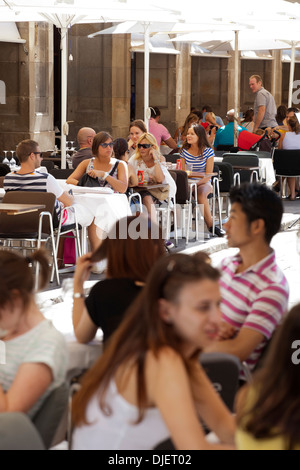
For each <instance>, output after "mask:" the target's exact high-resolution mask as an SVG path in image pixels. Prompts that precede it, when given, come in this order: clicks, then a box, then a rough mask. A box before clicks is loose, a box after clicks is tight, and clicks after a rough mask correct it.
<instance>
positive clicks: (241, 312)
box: [211, 183, 289, 370]
mask: <svg viewBox="0 0 300 470" xmlns="http://www.w3.org/2000/svg"><path fill="white" fill-rule="evenodd" d="M230 202H231V211H230V217H229V220H228V222H227V223H226V224H225V225H224V228H225V230H226V234H227V238H228V245H229V247H237V248H239V254H238V255H236V256H233V257H229V258H226V259H224V260H223V261H222V263H221V267H220V270H221V280H220V288H221V295H222V302H221V312H222V320H223V321H222V324H221V328H220V332H219V341H218V342H216V344H215V345H214V346H213V347H212V348H211V350H214V351H220V352H226V353H229V354H233V355H236V356H238V357H239V359H240V360H241V361H246V362H247V364H248V366H249V368H250V370H253V369H254V367H255V365H256V364H257V361H258V359H259V357H260V354H261V352H262V350H263V349H264V347H265V346H266V344H267V342H268V341H269V340H270V338H271V336H272V334H273V332H274V330H275V329H276V327H277V325H278V324H279V323H280V321H281V319H282V317H283V315H284V314H285V313H286V311H287V306H288V297H289V287H288V283H287V280H286V278H285V276H284V274H283V273H282V271H281V270H280V269H279V267H278V266H277V264H276V261H275V253H274V251H273V249H272V248H271V247H270V243H271V240H272V238H273V236H274V235H275V234H276V233H277V232H278V231H279V230H280V224H281V218H282V214H283V206H282V202H281V200H280V199H279V197H278V196H277V195H276V194H275V192H273V191H272V190H270V189H268V188H267V187H266V186H264V185H261V184H258V183H256V184H249V183H244V184H242V185H241V186H239V187H233V188H232V189H231V192H230Z"/></svg>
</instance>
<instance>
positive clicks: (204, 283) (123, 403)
mask: <svg viewBox="0 0 300 470" xmlns="http://www.w3.org/2000/svg"><path fill="white" fill-rule="evenodd" d="M208 260H209V258H208V256H207V255H205V254H203V253H202V254H201V253H198V254H196V255H194V256H190V255H184V254H174V255H167V256H164V257H161V258H160V259H159V260H158V261H157V262H156V264H155V265H154V267H153V269H152V270H151V272H150V274H149V276H148V279H147V282H146V285H145V287H144V288H143V290H142V292H141V293H140V294H139V296H138V297H137V299H136V300H135V302H134V303H133V305H132V306H131V307H130V308H129V310H128V311H127V313H126V316H125V318H124V320H123V322H122V323H121V325H120V327H119V328H118V329H117V331H116V332H115V333H114V335H113V336H112V337H111V339H110V342H109V344H108V345H107V348H106V349H105V351H104V353H103V355H102V356H101V357H100V359H99V360H98V361H97V363H96V364H95V365H94V366H93V367H92V368H91V369H90V370H89V371H88V372H87V374H86V375H85V376H84V378H83V380H82V387H81V389H80V391H79V392H78V393H77V394H76V395H75V397H74V403H73V404H74V406H73V420H74V426H75V431H74V434H73V449H118V450H121V449H123V450H124V449H128V450H129V449H135V450H138V449H152V448H154V447H155V446H156V445H157V444H158V443H159V442H161V441H163V440H165V439H166V438H167V437H169V436H171V438H172V440H173V443H174V445H175V447H176V448H177V449H217V448H219V449H225V448H233V436H234V430H235V425H234V418H233V417H232V416H231V414H230V413H229V411H228V410H227V408H226V407H225V405H224V404H223V402H222V400H221V398H220V397H219V395H218V394H217V393H216V392H215V391H214V388H213V386H212V384H211V383H210V381H209V380H208V378H207V376H206V374H205V372H204V371H203V369H202V368H201V366H200V363H199V359H198V356H199V353H200V352H201V350H202V348H204V347H206V346H207V345H209V344H211V342H212V341H214V340H215V338H216V335H217V332H218V323H219V318H220V310H219V302H220V292H219V284H218V280H219V272H218V271H217V270H216V269H215V268H213V267H212V266H211V265H210V264H209V263H208ZM199 418H201V419H203V421H204V422H205V423H206V425H207V426H208V427H209V429H211V430H212V431H214V432H215V433H216V434H217V436H218V437H219V439H220V441H222V442H224V443H225V444H218V445H214V444H209V443H208V442H207V441H206V439H205V436H204V433H203V429H202V425H201V423H200V421H199Z"/></svg>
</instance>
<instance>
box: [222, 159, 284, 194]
mask: <svg viewBox="0 0 300 470" xmlns="http://www.w3.org/2000/svg"><path fill="white" fill-rule="evenodd" d="M222 161H223V157H215V158H214V162H215V163H218V162H222ZM258 162H259V169H260V170H261V171H262V173H263V177H265V178H266V185H267V186H269V187H271V186H272V184H273V183H275V181H276V177H275V171H274V167H273V162H272V159H271V158H259V159H258Z"/></svg>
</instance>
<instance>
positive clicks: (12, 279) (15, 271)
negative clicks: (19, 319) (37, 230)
mask: <svg viewBox="0 0 300 470" xmlns="http://www.w3.org/2000/svg"><path fill="white" fill-rule="evenodd" d="M35 261H36V262H38V263H39V264H40V286H39V287H40V288H41V289H42V288H44V287H45V286H46V285H47V283H48V280H49V262H48V258H47V256H46V252H45V251H44V250H37V251H35V252H34V253H33V254H32V255H31V256H29V257H26V258H24V257H23V256H21V255H19V254H18V253H15V252H14V251H9V250H5V251H4V250H3V251H2V250H1V251H0V306H4V305H6V304H8V303H12V302H13V299H14V297H15V295H16V294H15V292H16V291H18V294H19V295H20V296H21V298H22V301H23V305H24V308H26V307H27V305H28V304H29V302H30V299H31V297H32V295H33V292H34V285H35V283H34V276H33V273H32V269H31V267H30V264H32V263H34V262H35Z"/></svg>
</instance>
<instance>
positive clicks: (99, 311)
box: [73, 216, 165, 343]
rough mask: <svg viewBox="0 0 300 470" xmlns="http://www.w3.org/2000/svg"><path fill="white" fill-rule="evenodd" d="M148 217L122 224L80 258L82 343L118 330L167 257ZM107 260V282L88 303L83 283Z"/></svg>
mask: <svg viewBox="0 0 300 470" xmlns="http://www.w3.org/2000/svg"><path fill="white" fill-rule="evenodd" d="M153 229H154V227H153V226H152V225H151V223H150V222H149V221H148V219H147V217H145V216H139V217H138V216H131V217H127V218H125V219H121V220H119V221H118V222H117V223H116V225H115V226H114V227H113V228H112V230H111V231H110V233H109V234H108V237H107V238H105V240H103V242H102V244H101V246H100V247H99V248H98V249H97V250H96V251H95V252H94V253H88V254H86V255H84V256H82V257H81V258H78V260H77V264H76V271H75V274H74V293H75V295H74V303H73V325H74V332H75V336H76V338H77V340H78V341H79V342H80V343H88V342H89V341H91V340H92V339H93V338H94V337H95V335H96V333H97V330H98V328H101V329H102V331H103V340H104V342H106V341H107V339H108V338H109V336H110V335H111V334H112V333H113V332H114V330H115V329H116V328H117V327H118V326H119V324H120V323H121V320H122V318H123V316H124V314H125V311H126V309H127V308H128V307H129V305H130V304H131V302H132V301H133V300H134V299H135V297H136V296H137V295H138V293H139V292H140V291H141V289H142V287H143V285H144V284H145V282H146V278H147V276H148V273H149V271H150V269H151V267H152V265H153V263H154V262H155V261H156V260H157V259H158V258H160V257H161V256H163V255H164V254H165V248H164V242H163V240H162V238H161V236H160V230H159V229H158V227H157V228H156V236H153V233H151V231H152V232H153ZM140 231H143V234H142V233H139V232H140ZM102 260H106V262H107V268H106V279H104V280H102V281H99V282H97V284H95V285H94V286H93V287H92V289H91V292H90V294H89V295H88V297H87V298H86V299H84V296H83V288H84V281H85V280H87V279H88V277H89V273H90V270H91V267H92V265H93V263H95V262H99V261H102Z"/></svg>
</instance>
